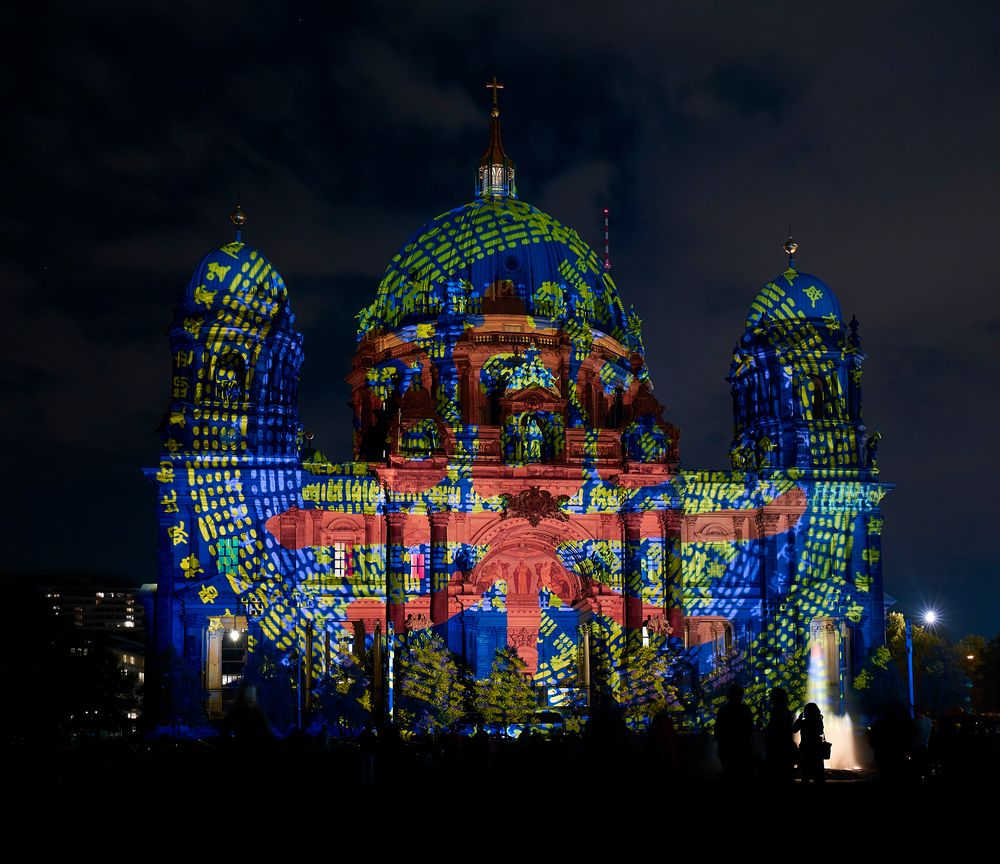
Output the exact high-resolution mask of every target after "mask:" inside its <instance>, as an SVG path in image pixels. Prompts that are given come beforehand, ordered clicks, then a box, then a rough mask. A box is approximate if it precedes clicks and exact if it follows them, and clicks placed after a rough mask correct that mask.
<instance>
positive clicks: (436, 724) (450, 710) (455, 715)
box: [396, 630, 466, 733]
mask: <svg viewBox="0 0 1000 864" xmlns="http://www.w3.org/2000/svg"><path fill="white" fill-rule="evenodd" d="M396 688H397V693H398V697H397V701H396V717H397V719H398V721H399V723H400V724H401V725H403V726H405V727H407V728H410V729H414V730H415V731H419V732H426V733H434V732H439V731H441V730H442V729H446V728H447V727H448V726H450V725H451V724H452V723H455V722H457V721H458V720H460V719H461V717H462V716H463V714H464V713H465V699H466V687H465V683H464V681H463V680H462V675H461V672H460V670H459V668H458V664H457V663H456V662H455V656H454V655H453V654H452V653H451V651H449V650H448V646H447V645H445V643H444V640H442V639H441V637H440V636H438V635H437V634H436V633H434V632H433V631H432V630H421V631H418V632H417V633H415V634H413V635H411V636H410V637H409V639H408V640H407V641H406V642H405V643H404V645H403V646H402V648H401V650H400V652H399V656H398V658H397V661H396Z"/></svg>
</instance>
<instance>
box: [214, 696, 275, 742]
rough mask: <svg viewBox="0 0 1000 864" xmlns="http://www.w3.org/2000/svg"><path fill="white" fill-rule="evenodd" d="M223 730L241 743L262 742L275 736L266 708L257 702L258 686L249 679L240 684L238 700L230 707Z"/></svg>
mask: <svg viewBox="0 0 1000 864" xmlns="http://www.w3.org/2000/svg"><path fill="white" fill-rule="evenodd" d="M223 732H224V733H225V734H226V736H227V737H230V736H231V737H233V738H235V739H236V740H237V741H239V742H241V743H260V742H262V741H266V740H269V739H270V738H271V737H273V733H272V732H271V725H270V724H269V723H268V722H267V716H266V715H265V714H264V709H263V708H261V707H260V705H259V704H258V702H257V687H256V685H254V684H251V683H250V682H249V681H243V682H242V683H241V684H240V689H239V692H238V693H237V694H236V701H235V702H234V703H233V707H232V708H230V709H229V713H228V714H227V715H226V720H225V723H224V724H223Z"/></svg>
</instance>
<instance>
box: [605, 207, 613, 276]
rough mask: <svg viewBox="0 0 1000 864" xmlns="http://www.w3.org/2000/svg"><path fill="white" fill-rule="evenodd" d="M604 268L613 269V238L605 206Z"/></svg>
mask: <svg viewBox="0 0 1000 864" xmlns="http://www.w3.org/2000/svg"><path fill="white" fill-rule="evenodd" d="M604 269H605V270H610V269H611V240H610V237H609V232H608V208H607V207H605V208H604Z"/></svg>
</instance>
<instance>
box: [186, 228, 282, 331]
mask: <svg viewBox="0 0 1000 864" xmlns="http://www.w3.org/2000/svg"><path fill="white" fill-rule="evenodd" d="M287 306H288V290H287V289H286V287H285V281H284V279H282V278H281V275H280V274H279V273H278V271H277V270H275V269H274V266H273V265H272V264H271V262H270V261H268V259H267V258H266V257H264V255H263V253H261V252H260V251H259V250H258V249H254V248H253V247H252V246H248V245H247V244H245V243H243V242H242V241H240V240H235V241H233V242H232V243H227V244H226V245H225V246H220V247H219V248H218V249H213V250H212V251H211V252H209V253H208V254H206V255H205V256H204V257H203V258H202V259H201V261H199V262H198V265H197V266H196V267H195V268H194V272H193V273H192V274H191V279H190V281H189V282H188V285H187V288H186V289H185V291H184V292H183V294H182V295H181V298H180V303H179V304H178V312H179V313H181V314H183V315H185V316H191V315H198V316H202V317H207V316H214V314H216V313H220V312H225V311H229V312H231V313H234V314H235V315H237V316H239V317H240V318H241V319H243V318H247V317H249V318H251V319H253V318H259V319H262V320H266V321H270V320H272V319H274V318H275V317H276V316H277V315H279V314H280V313H281V312H282V311H283V310H285V309H287ZM289 314H290V313H289Z"/></svg>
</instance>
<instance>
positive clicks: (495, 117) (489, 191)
mask: <svg viewBox="0 0 1000 864" xmlns="http://www.w3.org/2000/svg"><path fill="white" fill-rule="evenodd" d="M486 87H487V88H488V89H491V90H492V91H493V105H492V107H491V108H490V143H489V145H488V146H487V148H486V152H485V153H484V154H483V156H482V158H481V159H480V160H479V171H478V172H477V173H476V197H477V198H486V197H489V196H493V195H502V196H505V197H509V198H516V197H517V188H516V186H515V185H514V160H513V159H511V158H510V157H509V156H508V155H507V154H506V153H505V152H504V149H503V142H502V141H501V140H500V105H499V103H498V102H497V91H498V90H503V84H501V83H499V82H498V81H497V76H496V75H494V76H493V80H492V81H491V82H490V83H488V84H487V85H486Z"/></svg>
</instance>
